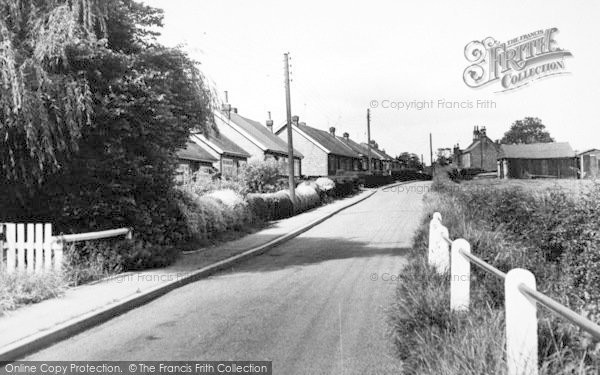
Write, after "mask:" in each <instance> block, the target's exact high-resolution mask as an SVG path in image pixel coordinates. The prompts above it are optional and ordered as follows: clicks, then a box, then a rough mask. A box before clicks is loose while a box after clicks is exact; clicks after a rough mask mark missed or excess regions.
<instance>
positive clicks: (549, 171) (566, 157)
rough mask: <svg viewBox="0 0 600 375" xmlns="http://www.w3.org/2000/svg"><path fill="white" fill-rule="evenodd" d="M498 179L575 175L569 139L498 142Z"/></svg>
mask: <svg viewBox="0 0 600 375" xmlns="http://www.w3.org/2000/svg"><path fill="white" fill-rule="evenodd" d="M497 171H498V177H500V178H577V174H578V170H577V157H576V155H575V151H573V149H572V148H571V145H570V144H569V143H568V142H550V143H530V144H510V145H501V146H500V154H499V157H498V163H497Z"/></svg>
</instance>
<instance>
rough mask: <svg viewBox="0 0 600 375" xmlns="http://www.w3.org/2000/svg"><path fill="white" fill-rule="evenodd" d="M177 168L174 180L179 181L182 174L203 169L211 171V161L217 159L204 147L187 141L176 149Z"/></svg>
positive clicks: (213, 161)
mask: <svg viewBox="0 0 600 375" xmlns="http://www.w3.org/2000/svg"><path fill="white" fill-rule="evenodd" d="M176 155H177V159H178V160H179V162H178V164H177V169H176V171H175V178H176V180H179V181H181V180H182V179H183V176H184V175H187V174H191V173H194V172H198V171H199V170H203V171H205V172H207V173H208V172H211V171H212V170H213V163H215V162H216V161H218V159H217V158H216V157H215V156H214V155H212V154H211V153H210V152H208V151H207V150H205V149H204V148H202V147H200V146H198V145H197V144H196V143H194V142H192V141H188V142H187V144H186V147H185V148H183V149H181V150H179V151H177V154H176Z"/></svg>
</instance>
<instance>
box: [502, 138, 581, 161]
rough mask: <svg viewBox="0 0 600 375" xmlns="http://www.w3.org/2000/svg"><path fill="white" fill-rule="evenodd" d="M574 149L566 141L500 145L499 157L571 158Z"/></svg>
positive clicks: (573, 155) (573, 154)
mask: <svg viewBox="0 0 600 375" xmlns="http://www.w3.org/2000/svg"><path fill="white" fill-rule="evenodd" d="M572 157H575V151H573V149H572V148H571V145H570V144H569V143H568V142H550V143H530V144H512V145H501V146H500V158H505V159H553V158H572Z"/></svg>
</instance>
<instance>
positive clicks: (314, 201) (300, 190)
mask: <svg viewBox="0 0 600 375" xmlns="http://www.w3.org/2000/svg"><path fill="white" fill-rule="evenodd" d="M314 185H316V184H314ZM296 200H297V201H298V202H297V205H296V212H297V213H298V212H302V211H306V210H310V209H311V208H314V207H316V206H318V205H320V204H321V198H320V197H319V193H317V190H316V189H315V188H314V187H312V186H311V185H309V184H301V185H299V186H298V187H297V188H296Z"/></svg>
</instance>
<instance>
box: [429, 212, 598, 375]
mask: <svg viewBox="0 0 600 375" xmlns="http://www.w3.org/2000/svg"><path fill="white" fill-rule="evenodd" d="M428 262H429V264H430V265H431V266H433V267H434V268H435V269H436V270H437V271H438V272H439V273H445V272H449V273H450V308H451V309H452V310H453V311H468V310H469V298H470V296H469V294H470V278H471V277H470V272H471V271H470V264H471V263H473V264H475V265H476V266H477V267H479V268H481V269H483V270H484V271H486V272H488V273H490V274H492V275H495V276H497V277H499V278H501V279H503V280H504V291H505V293H504V294H505V303H504V305H505V310H506V314H505V317H506V319H505V320H506V361H507V366H508V374H509V375H537V373H538V368H537V366H538V358H537V355H538V338H537V307H536V304H540V305H542V306H544V307H546V308H547V309H549V310H550V311H552V312H553V313H554V314H556V315H558V316H560V317H562V318H563V319H566V320H568V321H570V322H571V323H573V324H575V325H576V326H578V327H579V328H581V329H582V330H584V331H586V332H588V333H589V334H591V335H592V336H593V337H594V338H596V339H598V340H600V326H598V325H597V324H596V323H594V322H592V321H590V320H589V319H587V318H585V317H583V316H581V315H579V314H577V313H576V312H574V311H573V310H571V309H569V308H568V307H566V306H563V305H561V304H560V303H558V302H556V301H555V300H553V299H552V298H550V297H548V296H546V295H544V294H543V293H540V292H539V291H537V289H536V282H535V276H534V275H533V274H532V273H531V272H530V271H528V270H525V269H521V268H515V269H512V270H510V271H509V272H508V273H504V272H502V271H500V270H499V269H497V268H496V267H494V266H492V265H491V264H489V263H487V262H486V261H484V260H482V259H481V258H478V257H477V256H475V255H473V254H471V248H470V244H469V243H468V242H467V241H466V240H464V239H457V240H454V241H453V240H451V239H450V237H449V235H448V229H447V228H446V227H445V226H443V225H442V216H441V214H440V213H439V212H436V213H434V214H433V218H432V220H431V222H430V224H429V252H428Z"/></svg>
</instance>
